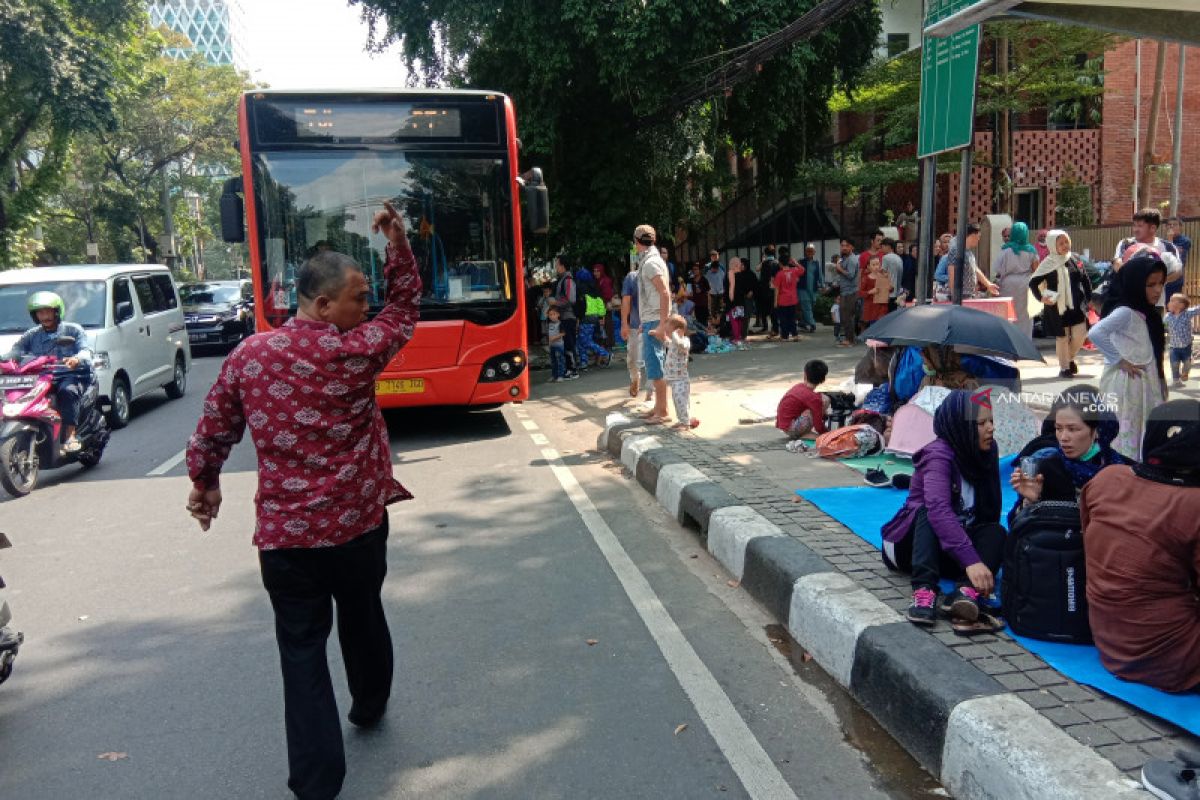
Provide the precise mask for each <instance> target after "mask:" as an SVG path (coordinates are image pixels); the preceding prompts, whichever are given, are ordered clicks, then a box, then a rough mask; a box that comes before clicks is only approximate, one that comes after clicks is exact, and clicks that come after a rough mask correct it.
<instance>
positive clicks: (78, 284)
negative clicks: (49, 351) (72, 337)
mask: <svg viewBox="0 0 1200 800" xmlns="http://www.w3.org/2000/svg"><path fill="white" fill-rule="evenodd" d="M34 292H54V293H55V294H56V295H58V296H59V297H61V298H62V299H63V304H64V305H66V307H67V315H66V318H65V319H66V321H67V322H74V323H75V324H76V325H82V326H83V327H85V328H102V327H104V311H105V309H106V308H107V306H106V304H105V291H104V281H44V282H42V283H10V284H0V334H11V333H24V332H25V331H27V330H29V329H30V328H32V327H33V326H34V325H35V324H36V323H35V322H34V321H33V319H32V318H31V317H30V316H29V311H28V310H27V309H26V307H25V305H26V303H28V302H29V297H30V295H32V294H33V293H34Z"/></svg>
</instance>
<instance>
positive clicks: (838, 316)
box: [829, 303, 842, 342]
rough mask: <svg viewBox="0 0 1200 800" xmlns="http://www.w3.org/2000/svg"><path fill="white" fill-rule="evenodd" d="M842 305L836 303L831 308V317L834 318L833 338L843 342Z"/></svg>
mask: <svg viewBox="0 0 1200 800" xmlns="http://www.w3.org/2000/svg"><path fill="white" fill-rule="evenodd" d="M841 306H842V304H841V303H834V304H833V305H832V306H830V308H829V316H830V317H832V318H833V338H834V339H836V340H837V341H839V342H840V341H841V340H842V307H841Z"/></svg>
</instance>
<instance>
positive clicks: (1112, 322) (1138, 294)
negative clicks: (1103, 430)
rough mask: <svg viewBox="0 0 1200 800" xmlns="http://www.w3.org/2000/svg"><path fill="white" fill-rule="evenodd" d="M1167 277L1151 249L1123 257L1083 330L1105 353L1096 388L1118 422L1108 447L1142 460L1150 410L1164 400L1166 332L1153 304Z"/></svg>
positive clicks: (1160, 262)
mask: <svg viewBox="0 0 1200 800" xmlns="http://www.w3.org/2000/svg"><path fill="white" fill-rule="evenodd" d="M1166 280H1167V267H1166V265H1165V264H1163V262H1162V259H1161V258H1159V256H1158V255H1157V254H1156V253H1154V252H1153V251H1150V252H1141V253H1138V254H1137V255H1135V256H1134V257H1133V258H1131V259H1129V260H1128V261H1126V262H1125V264H1124V265H1123V266H1122V267H1121V269H1120V271H1119V272H1118V273H1117V274H1116V277H1114V278H1113V280H1112V283H1111V284H1110V285H1109V291H1108V296H1107V297H1106V298H1105V301H1104V308H1103V310H1102V311H1101V318H1100V321H1099V322H1097V323H1096V324H1095V325H1094V326H1092V330H1091V332H1090V333H1089V334H1088V338H1089V339H1091V340H1092V343H1093V344H1095V345H1096V349H1097V350H1099V351H1100V352H1101V353H1102V354H1103V355H1104V371H1103V372H1101V373H1100V391H1101V392H1102V393H1103V394H1104V395H1105V397H1106V398H1108V399H1110V400H1111V401H1112V402H1115V403H1116V406H1117V420H1118V421H1119V422H1120V424H1121V432H1120V434H1119V435H1118V436H1117V439H1116V442H1115V443H1114V444H1113V447H1115V448H1116V449H1117V450H1118V451H1119V452H1120V453H1122V454H1123V455H1126V456H1128V457H1129V458H1131V459H1134V460H1135V461H1138V460H1141V445H1142V432H1143V431H1145V430H1146V420H1147V418H1148V417H1149V416H1150V412H1151V411H1152V410H1153V409H1154V407H1155V406H1157V405H1158V404H1159V403H1162V402H1163V401H1164V400H1166V399H1167V381H1166V377H1165V375H1164V372H1163V352H1164V351H1165V350H1166V344H1167V333H1166V328H1165V327H1164V325H1163V320H1162V316H1161V315H1160V314H1159V312H1158V308H1157V306H1156V305H1155V304H1156V303H1158V298H1159V297H1160V296H1161V295H1162V292H1163V285H1164V284H1165V283H1166Z"/></svg>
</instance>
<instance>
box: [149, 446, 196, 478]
mask: <svg viewBox="0 0 1200 800" xmlns="http://www.w3.org/2000/svg"><path fill="white" fill-rule="evenodd" d="M185 458H187V450H186V449H184V450H180V451H179V452H178V453H176V454H175V455H173V456H171V457H170V458H168V459H167V460H166V461H164V462H163V463H161V464H159V465H158V466H157V467H155V468H154V469H152V470H150V471H149V472H147V473H146V477H148V478H152V477H154V476H156V475H166V474H167V473H168V472H170V471H171V470H173V469H175V467H177V466H179V463H180V462H181V461H183V460H184V459H185Z"/></svg>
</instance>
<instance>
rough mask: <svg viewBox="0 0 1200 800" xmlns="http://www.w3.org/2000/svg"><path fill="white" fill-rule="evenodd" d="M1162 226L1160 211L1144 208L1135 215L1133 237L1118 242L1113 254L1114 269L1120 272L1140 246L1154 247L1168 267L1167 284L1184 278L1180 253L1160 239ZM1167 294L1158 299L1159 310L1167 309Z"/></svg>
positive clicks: (1164, 293)
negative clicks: (1160, 227)
mask: <svg viewBox="0 0 1200 800" xmlns="http://www.w3.org/2000/svg"><path fill="white" fill-rule="evenodd" d="M1160 225H1162V215H1161V214H1159V213H1158V209H1154V208H1143V209H1142V210H1141V211H1139V212H1137V213H1136V214H1134V215H1133V236H1130V237H1128V238H1126V239H1122V240H1121V241H1119V242H1117V250H1116V252H1115V253H1113V262H1112V264H1113V269H1117V270H1119V269H1120V268H1121V265H1122V264H1124V263H1125V260H1126V258H1128V257H1129V254H1130V253H1132V252H1133V251H1134V250H1136V249H1140V248H1138V245H1146V246H1147V247H1153V248H1154V249H1155V250H1157V251H1158V252H1159V255H1161V256H1162V262H1163V264H1165V265H1166V267H1167V283H1171V282H1172V281H1178V280H1181V279H1182V278H1183V262H1181V261H1180V260H1179V251H1178V250H1176V249H1175V245H1173V244H1171V243H1170V242H1168V241H1166V240H1165V239H1160V238H1158V228H1159V226H1160ZM1166 302H1167V295H1166V292H1163V294H1161V295H1160V296H1159V298H1158V306H1159V308H1165V307H1166Z"/></svg>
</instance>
